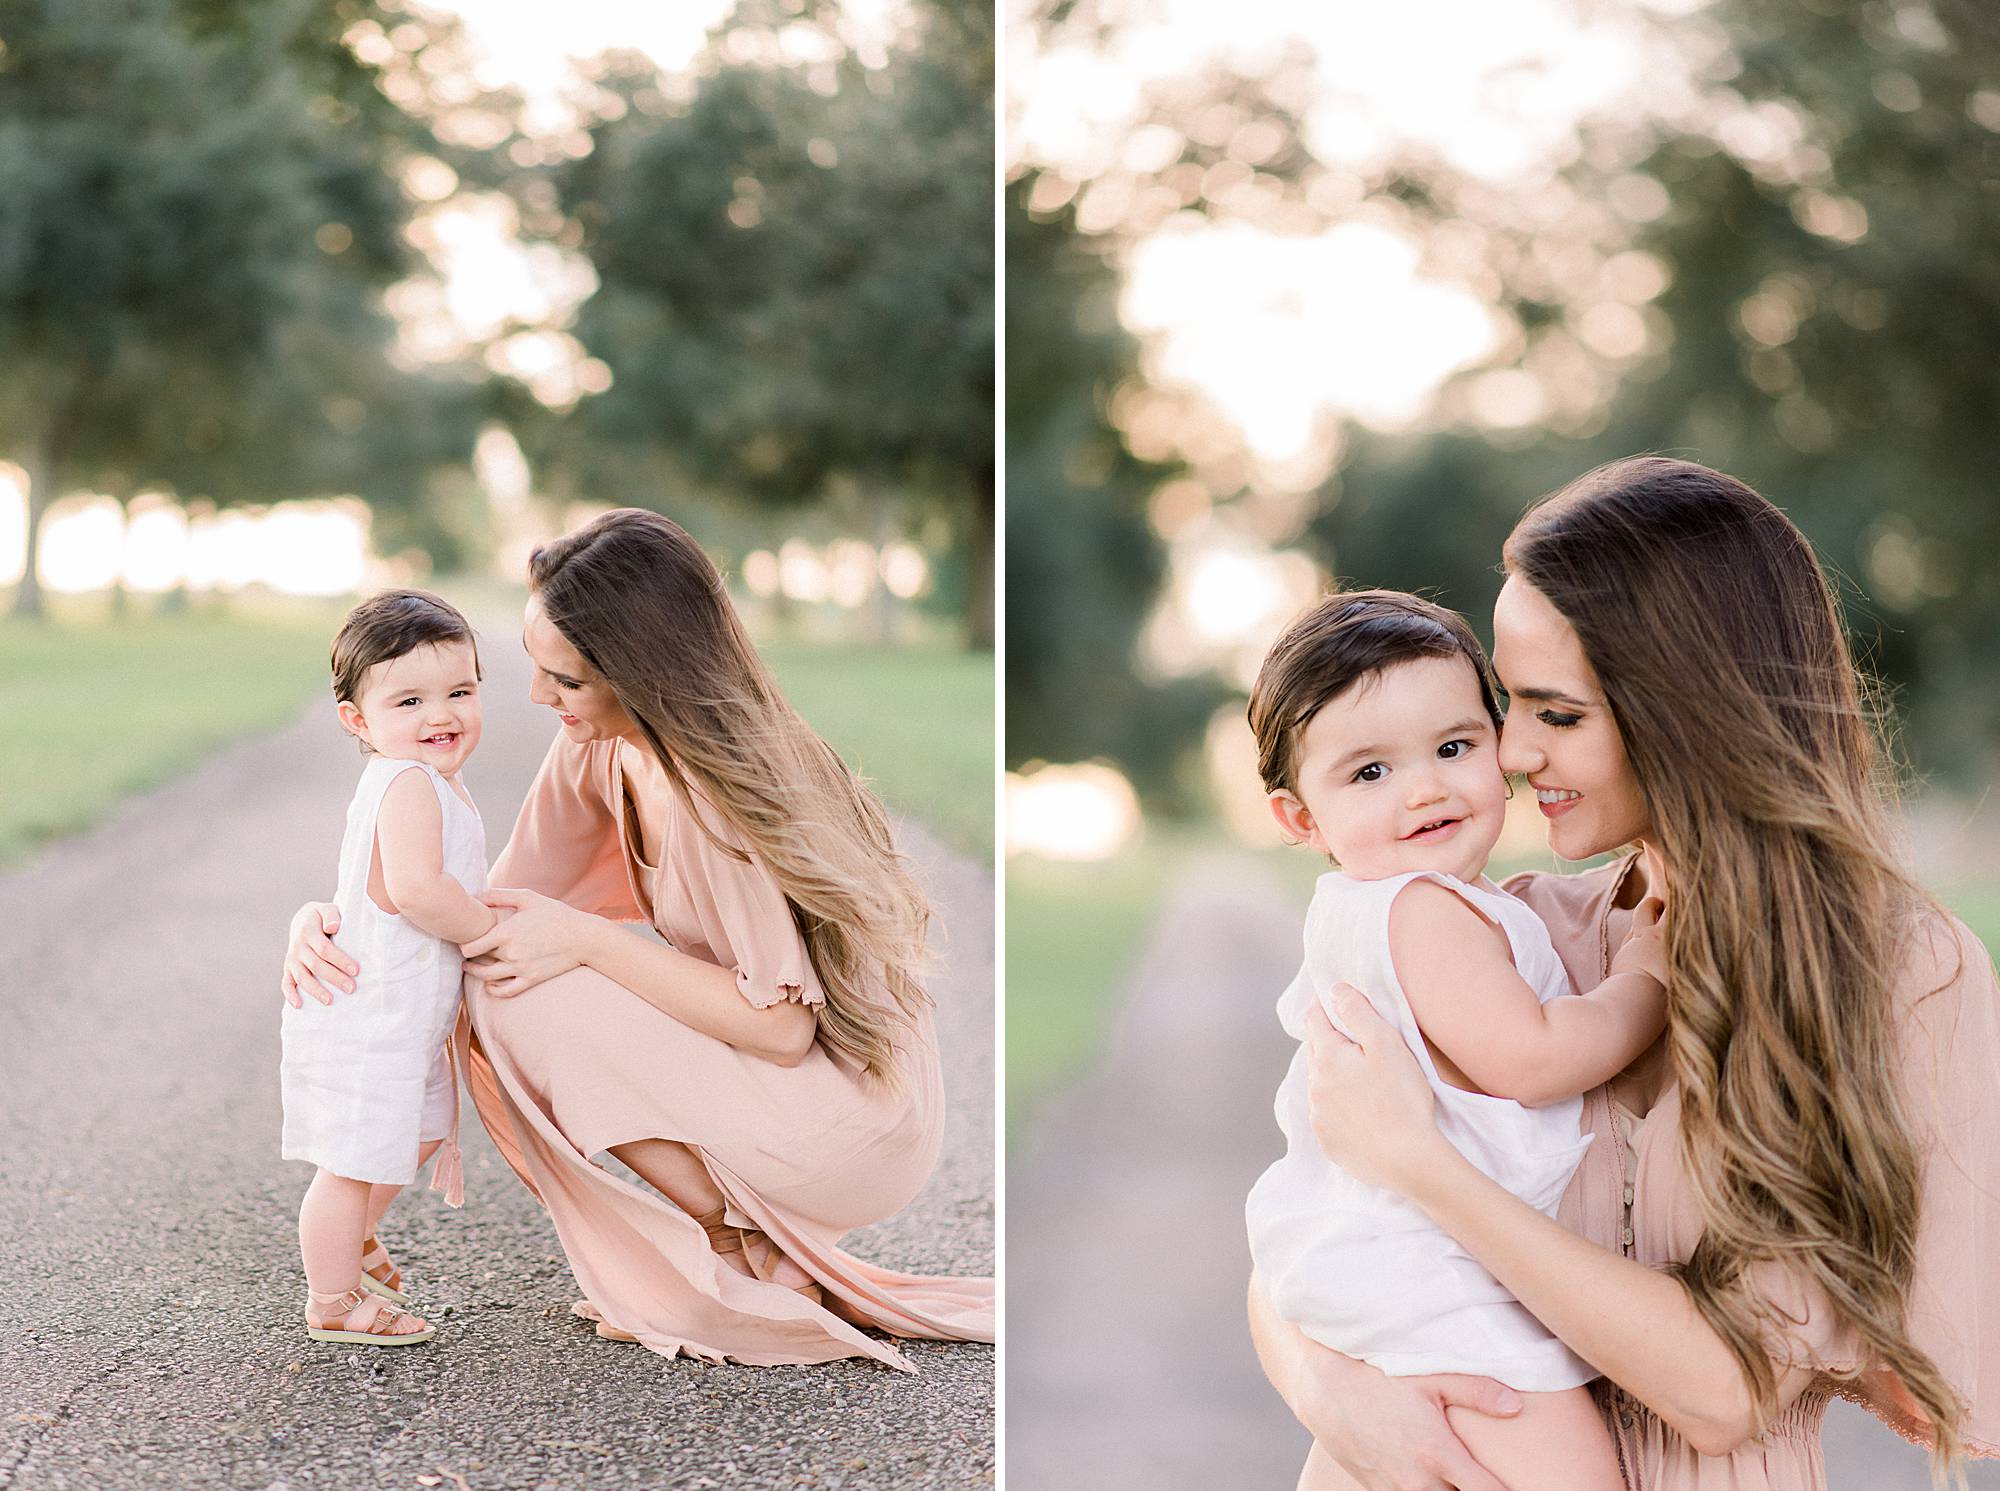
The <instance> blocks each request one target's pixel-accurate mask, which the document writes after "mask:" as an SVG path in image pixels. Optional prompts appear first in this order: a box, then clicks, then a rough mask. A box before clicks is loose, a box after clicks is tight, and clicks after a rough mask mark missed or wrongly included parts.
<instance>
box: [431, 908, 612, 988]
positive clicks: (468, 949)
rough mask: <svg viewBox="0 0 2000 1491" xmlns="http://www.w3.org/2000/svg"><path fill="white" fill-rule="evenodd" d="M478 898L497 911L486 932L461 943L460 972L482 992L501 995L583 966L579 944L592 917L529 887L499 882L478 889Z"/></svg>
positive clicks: (585, 936) (585, 935)
mask: <svg viewBox="0 0 2000 1491" xmlns="http://www.w3.org/2000/svg"><path fill="white" fill-rule="evenodd" d="M479 899H480V901H482V902H483V903H485V904H486V905H488V906H490V907H492V908H493V909H494V910H495V911H497V912H498V913H499V914H500V920H499V921H498V922H496V923H494V925H493V928H492V930H490V931H488V932H487V933H486V934H485V935H484V936H481V937H475V938H474V939H473V940H472V941H470V942H468V943H466V944H465V946H464V947H463V948H462V949H461V951H462V952H463V953H464V954H465V970H466V972H467V973H470V974H471V975H472V976H473V977H474V978H476V979H478V980H479V981H480V983H481V984H482V985H483V986H484V987H485V989H486V992H487V993H489V994H492V995H495V996H497V997H499V998H501V999H507V998H511V997H512V996H513V995H516V994H519V993H521V992H522V991H523V990H526V989H532V988H534V986H535V985H536V984H539V983H543V982H545V981H547V980H549V979H552V978H554V977H555V976H556V975H557V974H559V973H568V972H569V971H570V970H571V969H572V968H579V967H581V966H582V965H583V957H584V945H585V943H586V942H587V941H588V940H589V936H590V932H591V924H592V923H593V922H595V921H596V920H597V918H596V917H593V916H592V915H591V914H590V913H589V912H587V911H578V910H577V909H576V908H575V907H573V906H566V905H564V904H563V903H562V902H561V901H557V900H554V899H552V898H551V897H548V896H544V895H541V894H539V893H537V892H535V891H531V890H509V889H507V888H506V887H504V886H500V887H495V888H494V889H491V890H488V891H484V892H482V893H481V895H480V896H479Z"/></svg>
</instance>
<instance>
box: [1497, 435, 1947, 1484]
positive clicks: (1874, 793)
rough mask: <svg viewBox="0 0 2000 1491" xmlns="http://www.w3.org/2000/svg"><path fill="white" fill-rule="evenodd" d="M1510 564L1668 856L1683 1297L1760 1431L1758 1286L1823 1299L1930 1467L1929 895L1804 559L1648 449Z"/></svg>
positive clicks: (1559, 510) (1518, 537) (1767, 1374)
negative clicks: (1921, 956) (1777, 1281)
mask: <svg viewBox="0 0 2000 1491" xmlns="http://www.w3.org/2000/svg"><path fill="white" fill-rule="evenodd" d="M1506 567H1507V569H1508V571H1509V572H1510V573H1511V574H1513V575H1516V576H1518V577H1519V578H1521V579H1522V580H1524V581H1526V582H1527V583H1528V584H1530V585H1532V586H1533V587H1534V588H1535V589H1536V590H1538V591H1540V592H1541V593H1542V594H1543V595H1544V596H1546V597H1547V598H1548V599H1549V601H1550V602H1551V603H1553V604H1554V606H1555V608H1556V609H1557V610H1558V611H1559V612H1561V613H1562V615H1563V616H1564V618H1565V619H1567V620H1568V622H1569V623H1570V625H1571V626H1572V627H1574V628H1575V629H1576V634H1577V636H1578V638H1579V639H1580V640H1581V641H1582V644H1583V650H1584V653H1585V655H1586V656H1587V657H1588V658H1589V659H1590V664H1591V666H1592V667H1593V668H1594V669H1595V670H1596V672H1597V677H1598V681H1599V682H1600V684H1601V685H1602V686H1603V689H1604V696H1605V699H1606V700H1607V702H1608V703H1609V705H1610V707H1611V712H1612V714H1613V716H1614V717H1615V719H1616V721H1617V725H1618V730H1619V733H1620V735H1621V736H1622V737H1623V739H1624V742H1625V749H1626V752H1627V754H1628V755H1629V756H1630V758H1631V762H1632V768H1633V771H1634V773H1635V774H1636V775H1637V777H1638V781H1639V786H1640V790H1641V791H1642V792H1643V794H1644V796H1645V802H1646V806H1647V810H1648V812H1649V814H1650V816H1651V819H1652V824H1653V829H1654V832H1655V834H1656V835H1657V836H1658V847H1659V851H1660V853H1661V854H1662V855H1663V856H1664V857H1665V861H1666V866H1667V874H1668V881H1669V884H1670V886H1671V887H1672V895H1673V899H1672V903H1671V905H1670V907H1669V909H1668V914H1667V923H1666V937H1667V955H1668V966H1669V968H1670V970H1671V982H1670V986H1669V991H1668V1010H1669V1015H1670V1018H1669V1021H1668V1029H1669V1031H1670V1041H1671V1048H1672V1058H1673V1066H1674V1072H1675V1075H1676V1076H1677V1077H1678V1079H1679V1081H1680V1088H1681V1107H1682V1114H1683V1118H1682V1137H1681V1142H1682V1151H1683V1155H1684V1158H1685V1163H1686V1166H1687V1172H1688V1175H1689V1178H1690V1180H1691V1182H1692V1184H1693V1188H1694V1193H1695V1196H1696V1198H1697V1200H1698V1203H1699V1206H1700V1209H1701V1217H1702V1222H1703V1225H1704V1231H1703V1233H1702V1237H1701V1240H1700V1242H1699V1243H1698V1244H1697V1245H1696V1247H1695V1250H1694V1254H1693V1256H1692V1257H1690V1258H1689V1259H1688V1260H1687V1262H1686V1263H1685V1264H1684V1265H1682V1266H1681V1268H1680V1270H1679V1274H1680V1278H1681V1281H1682V1283H1683V1284H1684V1285H1685V1286H1686V1288H1687V1290H1688V1293H1689V1295H1690V1296H1691V1297H1692V1298H1693V1301H1694V1303H1695V1306H1696V1307H1697V1308H1698V1309H1699V1310H1700V1311H1701V1313H1702V1316H1703V1317H1704V1318H1705V1319H1706V1320H1707V1321H1708V1322H1709V1324H1710V1325H1711V1326H1713V1327H1714V1328H1715V1330H1716V1332H1717V1333H1718V1334H1719V1335H1720V1336H1721V1337H1722V1339H1723V1340H1724V1341H1726V1342H1727V1343H1728V1344H1729V1346H1730V1349H1731V1350H1732V1351H1733V1352H1734V1353H1735V1355H1736V1357H1737V1359H1738V1361H1739V1362H1741V1364H1742V1367H1743V1371H1744V1375H1745V1377H1746V1379H1747V1380H1748V1382H1749V1384H1750V1387H1751V1391H1752V1393H1753V1395H1754V1396H1755V1399H1756V1401H1757V1404H1758V1406H1759V1408H1760V1409H1761V1410H1762V1412H1763V1413H1764V1414H1765V1415H1768V1414H1769V1413H1770V1412H1771V1411H1772V1409H1773V1408H1774V1407H1775V1404H1776V1387H1777V1382H1776V1372H1775V1370H1774V1367H1773V1363H1772V1353H1773V1352H1774V1351H1776V1352H1782V1351H1783V1349H1784V1342H1785V1340H1786V1339H1787V1337H1786V1331H1787V1327H1788V1326H1790V1325H1792V1324H1794V1322H1791V1321H1789V1320H1788V1319H1787V1318H1786V1317H1785V1316H1784V1314H1783V1312H1782V1309H1781V1308H1780V1307H1779V1306H1778V1305H1777V1304H1776V1303H1775V1302H1773V1301H1772V1300H1771V1299H1769V1298H1768V1297H1767V1293H1766V1291H1767V1290H1768V1289H1769V1288H1770V1286H1771V1285H1772V1284H1773V1282H1774V1280H1773V1279H1772V1278H1771V1277H1769V1276H1768V1275H1767V1276H1765V1277H1763V1278H1762V1279H1760V1278H1759V1277H1758V1274H1757V1272H1756V1271H1758V1270H1759V1268H1760V1265H1761V1266H1767V1267H1768V1266H1771V1265H1775V1266H1776V1268H1777V1269H1778V1270H1779V1271H1780V1276H1781V1277H1782V1276H1787V1275H1788V1276H1790V1277H1791V1278H1793V1279H1795V1280H1797V1281H1798V1282H1802V1283H1804V1284H1807V1285H1810V1286H1813V1287H1814V1288H1816V1289H1817V1290H1818V1291H1819V1292H1820V1293H1821V1294H1822V1295H1823V1296H1824V1298H1825V1300H1826V1301H1827V1302H1828V1303H1829V1304H1830V1306H1831V1308H1832V1309H1833V1311H1834V1313H1835V1314H1836V1316H1837V1317H1838V1319H1839V1320H1840V1321H1841V1322H1842V1323H1843V1324H1845V1325H1848V1326H1850V1327H1851V1328H1852V1329H1853V1330H1854V1331H1855V1333H1856V1334H1857V1336H1858V1338H1859V1340H1860V1342H1861V1345H1862V1348H1863V1351H1864V1354H1865V1355H1866V1356H1868V1357H1871V1358H1873V1359H1874V1360H1875V1361H1877V1362H1879V1363H1881V1364H1882V1365H1884V1366H1886V1367H1888V1368H1889V1369H1891V1370H1892V1371H1894V1373H1895V1374H1896V1376H1897V1377H1898V1378H1900V1379H1901V1381H1902V1383H1903V1385H1904V1386H1905V1387H1907V1388H1908V1390H1909V1392H1910V1394H1911V1396H1912V1397H1913V1398H1914V1399H1915V1400H1916V1402H1917V1403H1918V1404H1920V1405H1921V1406H1922V1408H1923V1410H1924V1412H1925V1413H1926V1414H1927V1415H1929V1417H1930V1420H1931V1422H1932V1424H1933V1425H1935V1426H1936V1429H1937V1454H1938V1462H1937V1463H1938V1465H1939V1467H1940V1469H1944V1468H1949V1467H1950V1466H1951V1465H1953V1464H1955V1463H1956V1461H1957V1456H1958V1450H1959V1444H1958V1440H1959V1433H1960V1426H1961V1424H1962V1423H1963V1419H1964V1407H1963V1404H1962V1403H1961V1401H1960V1399H1959V1396H1958V1394H1957V1393H1956V1391H1955V1390H1954V1389H1953V1387H1952V1385H1951V1384H1950V1383H1949V1382H1947V1381H1946V1380H1945V1378H1944V1377H1943V1375H1942V1374H1941V1373H1940V1372H1939V1371H1938V1369H1937V1367H1936V1366H1935V1364H1934V1363H1932V1361H1931V1360H1930V1359H1929V1357H1927V1356H1926V1355H1925V1354H1924V1353H1923V1352H1922V1351H1920V1350H1919V1349H1918V1348H1917V1347H1916V1345H1915V1344H1914V1343H1913V1341H1912V1340H1911V1336H1910V1332H1909V1328H1908V1324H1907V1319H1906V1309H1905V1306H1906V1303H1907V1300H1908V1297H1909V1291H1910V1284H1911V1280H1912V1277H1913V1275H1914V1272H1915V1266H1916V1252H1917V1224H1918V1208H1919V1200H1920V1197H1921V1191H1922V1185H1923V1156H1922V1154H1921V1153H1920V1150H1919V1146H1918V1144H1917V1142H1916V1139H1915V1137H1914V1134H1913V1130H1912V1126H1911V1123H1910V1121H1909V1117H1908V1111H1907V1104H1906V1100H1905V1096H1904V1092H1903V1077H1902V1072H1903V1063H1902V1061H1901V1059H1900V1042H1899V1027H1900V1021H1899V1012H1898V1000H1897V990H1898V987H1899V984H1900V982H1901V979H1900V978H1899V973H1900V971H1901V969H1902V967H1903V964H1904V961H1905V958H1904V955H1905V953H1906V951H1907V950H1908V947H1909V941H1908V939H1909V937H1910V936H1911V934H1912V932H1913V930H1914V928H1915V926H1916V924H1917V916H1918V914H1919V913H1921V912H1922V911H1924V910H1925V908H1927V907H1929V906H1930V905H1931V904H1932V903H1931V902H1930V899H1929V897H1928V896H1927V895H1926V894H1925V893H1924V892H1923V891H1922V890H1921V889H1920V888H1919V887H1918V886H1917V885H1916V884H1915V883H1914V882H1913V881H1912V880H1911V879H1910V878H1909V876H1908V874H1907V873H1906V872H1905V871H1904V869H1903V868H1902V867H1901V865H1900V863H1899V859H1898V855H1897V853H1896V852H1895V850H1894V849H1893V848H1892V847H1891V846H1892V843H1893V835H1892V832H1891V824H1892V822H1893V814H1894V806H1895V797H1896V790H1895V782H1894V778H1893V773H1892V772H1891V770H1890V769H1889V767H1888V764H1887V753H1886V752H1885V751H1884V750H1883V749H1882V748H1881V747H1880V745H1878V740H1877V726H1878V723H1879V712H1878V711H1877V709H1876V708H1875V706H1874V702H1873V700H1872V698H1871V697H1870V694H1869V691H1868V689H1867V687H1866V685H1865V684H1864V683H1863V681H1862V680H1861V679H1860V677H1859V676H1858V674H1857V673H1856V670H1855V667H1854V663H1853V660H1852V658H1851V656H1850V654H1849V651H1848V646H1847V642H1846V638H1845V635H1844V633H1843V631H1842V627H1841V621H1840V615H1839V612H1838V610H1837V608H1836V605H1835V602H1834V597H1833V593H1832V591H1831V589H1830V588H1829V586H1828V584H1827V582H1826V579H1825V577H1824V576H1823V575H1822V574H1821V572H1820V569H1819V566H1818V564H1817V563H1816V562H1815V560H1814V558H1813V553H1812V549H1811V548H1810V546H1809V545H1808V544H1807V542H1806V540H1805V536H1804V535H1803V534H1801V533H1800V532H1799V530H1798V529H1797V528H1795V527H1794V526H1793V525H1792V523H1791V522H1790V520H1789V519H1787V518H1786V517H1785V516H1784V514H1783V513H1781V512H1779V511H1778V509H1777V508H1775V507H1773V506H1772V505H1771V504H1770V503H1769V502H1767V501H1765V500H1764V499H1763V498H1762V497H1760V496H1758V495H1757V494H1756V493H1755V492H1753V491H1752V490H1750V488H1749V487H1747V486H1745V485H1744V484H1743V483H1742V482H1739V481H1737V480H1735V479H1734V478H1733V477H1728V476H1724V475H1722V474H1721V473H1719V472H1715V471H1711V470H1709V469H1707V468H1706V467H1704V466H1697V465H1695V464H1693V463H1691V462H1688V461H1678V460H1670V459H1667V458H1664V457H1657V456H1642V457H1636V458H1633V459H1630V460H1624V461H1618V462H1614V463H1613V464H1611V465H1608V466H1604V467H1601V468H1599V469H1598V470H1596V471H1593V472H1591V473H1590V474H1589V475H1587V476H1584V477H1581V478H1579V479H1578V480H1577V481H1575V482H1572V483H1571V484H1570V485H1569V486H1567V487H1565V488H1564V489H1563V490H1562V491H1560V492H1558V493H1556V494H1555V495H1554V496H1553V497H1550V498H1547V499H1546V500H1544V501H1543V502H1542V503H1540V504H1539V505H1537V506H1536V507H1535V508H1533V509H1531V510H1530V511H1529V512H1528V514H1527V515H1526V516H1525V517H1524V518H1523V519H1522V520H1521V522H1520V523H1519V525H1518V526H1517V527H1516V528H1515V530H1514V533H1513V535H1512V537H1510V538H1509V539H1508V541H1507V547H1506ZM1788 1292H1789V1291H1788Z"/></svg>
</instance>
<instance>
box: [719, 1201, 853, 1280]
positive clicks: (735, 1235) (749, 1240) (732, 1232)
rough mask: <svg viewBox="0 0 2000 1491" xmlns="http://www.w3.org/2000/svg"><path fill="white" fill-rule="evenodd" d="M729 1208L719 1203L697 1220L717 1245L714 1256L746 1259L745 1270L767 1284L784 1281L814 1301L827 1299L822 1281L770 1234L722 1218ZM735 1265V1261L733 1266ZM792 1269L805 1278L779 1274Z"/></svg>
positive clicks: (744, 1260) (744, 1261)
mask: <svg viewBox="0 0 2000 1491" xmlns="http://www.w3.org/2000/svg"><path fill="white" fill-rule="evenodd" d="M728 1210H729V1208H728V1207H727V1206H726V1205H724V1206H718V1207H716V1208H715V1210H714V1211H707V1212H703V1213H702V1214H701V1215H700V1216H698V1217H696V1218H695V1220H696V1221H697V1222H699V1223H701V1230H702V1231H704V1232H706V1233H707V1234H708V1245H709V1246H710V1247H711V1248H713V1249H715V1256H716V1257H718V1258H727V1257H729V1256H730V1255H731V1254H737V1255H740V1256H741V1257H742V1259H743V1271H744V1272H746V1273H748V1274H749V1275H750V1277H751V1278H753V1279H762V1280H763V1281H764V1282H765V1283H766V1284H782V1285H783V1286H784V1287H785V1288H787V1289H789V1290H791V1291H792V1292H793V1293H794V1294H803V1295H804V1296H805V1297H806V1298H807V1299H809V1300H811V1301H812V1302H813V1303H814V1304H816V1305H818V1304H824V1303H825V1302H826V1292H825V1291H824V1290H822V1289H821V1288H820V1286H819V1282H818V1281H817V1280H816V1279H814V1278H813V1277H812V1275H810V1274H808V1273H807V1272H806V1271H805V1270H804V1269H802V1268H800V1267H799V1266H798V1264H796V1263H794V1262H792V1260H791V1259H790V1258H788V1257H786V1256H785V1254H784V1251H783V1250H782V1249H781V1248H779V1246H778V1245H777V1244H776V1243H775V1242H773V1241H771V1235H770V1234H769V1233H768V1232H765V1231H763V1230H762V1229H761V1228H757V1227H737V1226H733V1225H731V1224H730V1223H728V1222H725V1221H724V1220H723V1217H724V1216H725V1215H726V1214H727V1213H728ZM733 1266H734V1265H732V1267H733ZM786 1269H789V1270H790V1271H791V1272H792V1273H794V1274H797V1275H798V1276H799V1278H800V1280H802V1281H803V1282H795V1281H793V1280H791V1279H787V1278H781V1277H780V1274H781V1273H782V1272H783V1271H784V1270H786Z"/></svg>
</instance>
